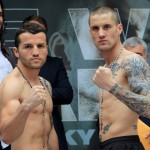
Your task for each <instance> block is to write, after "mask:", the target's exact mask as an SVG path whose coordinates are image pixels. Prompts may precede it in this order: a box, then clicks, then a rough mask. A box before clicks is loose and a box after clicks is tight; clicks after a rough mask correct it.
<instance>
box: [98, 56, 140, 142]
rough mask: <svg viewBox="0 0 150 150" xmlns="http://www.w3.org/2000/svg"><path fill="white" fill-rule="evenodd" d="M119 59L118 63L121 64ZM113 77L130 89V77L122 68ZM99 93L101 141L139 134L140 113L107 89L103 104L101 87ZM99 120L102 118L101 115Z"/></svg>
mask: <svg viewBox="0 0 150 150" xmlns="http://www.w3.org/2000/svg"><path fill="white" fill-rule="evenodd" d="M123 56H124V55H122V56H121V57H123ZM119 60H123V58H120V59H119ZM119 60H118V63H119V64H121V62H119ZM113 78H114V80H115V81H116V82H117V83H118V84H120V85H121V86H123V87H125V88H126V89H130V87H129V85H128V79H127V77H126V74H125V72H124V70H123V69H122V68H119V70H118V71H117V72H115V75H114V77H113ZM98 94H99V98H100V105H101V106H102V123H103V125H102V131H101V130H100V131H99V135H100V138H101V141H105V140H108V139H110V138H113V137H119V136H128V135H137V129H136V126H137V120H138V115H137V114H136V113H135V112H133V111H132V110H131V109H129V108H128V107H127V106H126V105H125V104H123V103H122V102H121V101H120V100H118V99H117V98H116V97H115V96H113V95H112V94H110V93H109V92H107V91H104V95H103V102H102V104H101V89H100V90H99V93H98ZM100 112H101V110H100ZM99 120H101V117H100V115H99Z"/></svg>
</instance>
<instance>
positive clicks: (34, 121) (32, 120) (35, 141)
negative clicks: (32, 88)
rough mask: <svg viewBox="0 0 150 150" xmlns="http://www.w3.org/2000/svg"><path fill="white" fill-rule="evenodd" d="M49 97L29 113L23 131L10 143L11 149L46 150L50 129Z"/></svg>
mask: <svg viewBox="0 0 150 150" xmlns="http://www.w3.org/2000/svg"><path fill="white" fill-rule="evenodd" d="M51 106H52V104H50V97H49V98H48V99H47V102H46V109H45V112H44V113H43V112H42V111H43V106H42V105H40V106H37V107H36V108H35V109H34V110H33V111H32V112H31V113H30V115H29V117H28V119H27V121H26V126H25V128H24V132H23V134H22V135H21V137H19V138H18V139H17V140H16V141H15V142H13V143H12V144H11V148H12V150H48V147H49V144H48V138H49V134H50V130H51V124H50V122H51V121H52V120H51V118H50V117H51V113H50V112H51V110H52V108H51Z"/></svg>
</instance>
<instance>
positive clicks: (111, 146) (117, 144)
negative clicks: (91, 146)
mask: <svg viewBox="0 0 150 150" xmlns="http://www.w3.org/2000/svg"><path fill="white" fill-rule="evenodd" d="M100 150H144V147H143V145H142V143H141V142H140V139H139V137H138V136H137V135H133V136H121V137H116V138H111V139H109V140H106V141H104V142H101V143H100Z"/></svg>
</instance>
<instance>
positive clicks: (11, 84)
mask: <svg viewBox="0 0 150 150" xmlns="http://www.w3.org/2000/svg"><path fill="white" fill-rule="evenodd" d="M23 89H24V83H23V81H22V80H21V79H20V78H19V76H14V74H13V71H12V72H11V73H10V74H8V75H7V76H6V77H5V78H4V79H3V81H2V82H1V84H0V97H1V98H2V99H5V101H6V100H7V99H8V100H9V99H18V98H20V97H21V93H22V91H23Z"/></svg>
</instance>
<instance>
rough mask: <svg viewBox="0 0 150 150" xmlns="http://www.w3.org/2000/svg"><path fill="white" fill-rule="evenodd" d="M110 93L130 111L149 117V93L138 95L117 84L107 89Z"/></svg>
mask: <svg viewBox="0 0 150 150" xmlns="http://www.w3.org/2000/svg"><path fill="white" fill-rule="evenodd" d="M109 92H110V93H111V94H113V95H114V96H115V97H117V98H118V99H119V100H120V101H121V102H123V103H124V104H125V105H127V106H128V107H129V108H130V109H131V110H132V111H134V112H136V113H137V114H138V115H142V116H145V117H147V118H150V111H149V110H150V101H149V97H150V95H149V94H148V95H146V96H145V95H139V94H135V93H133V92H131V91H129V90H127V89H125V88H123V87H122V86H120V85H119V84H117V83H115V85H114V86H113V87H112V88H111V89H110V90H109Z"/></svg>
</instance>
